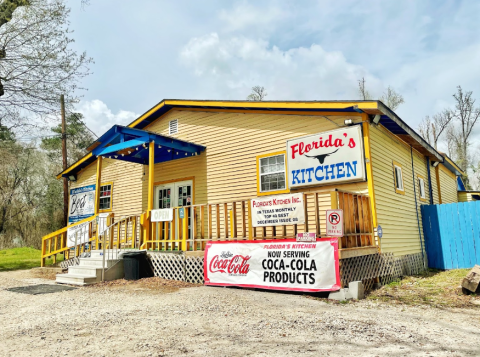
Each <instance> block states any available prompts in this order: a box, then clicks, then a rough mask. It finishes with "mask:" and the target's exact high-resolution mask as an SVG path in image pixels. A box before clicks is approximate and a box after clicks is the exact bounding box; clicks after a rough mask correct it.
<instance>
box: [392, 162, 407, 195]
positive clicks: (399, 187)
mask: <svg viewBox="0 0 480 357" xmlns="http://www.w3.org/2000/svg"><path fill="white" fill-rule="evenodd" d="M393 174H394V178H395V192H396V193H402V194H405V188H404V187H403V174H402V165H400V164H398V163H396V162H394V163H393Z"/></svg>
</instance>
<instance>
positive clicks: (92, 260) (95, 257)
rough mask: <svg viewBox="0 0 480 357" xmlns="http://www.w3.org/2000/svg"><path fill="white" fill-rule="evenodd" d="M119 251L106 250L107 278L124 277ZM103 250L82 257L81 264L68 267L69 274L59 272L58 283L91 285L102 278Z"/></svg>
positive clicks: (93, 251)
mask: <svg viewBox="0 0 480 357" xmlns="http://www.w3.org/2000/svg"><path fill="white" fill-rule="evenodd" d="M117 253H118V252H117V251H113V250H110V251H106V252H105V280H106V281H107V280H115V279H120V278H122V277H123V260H121V259H118V258H117V256H118V255H117ZM103 254H104V253H103V251H102V250H92V251H91V252H90V257H88V258H80V264H79V265H73V266H70V267H68V273H67V274H57V277H56V283H57V284H69V285H91V284H95V283H98V282H100V281H101V280H102V267H103V266H104V265H103V264H104V261H103ZM114 258H115V259H114Z"/></svg>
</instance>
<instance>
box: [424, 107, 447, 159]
mask: <svg viewBox="0 0 480 357" xmlns="http://www.w3.org/2000/svg"><path fill="white" fill-rule="evenodd" d="M452 119H453V113H452V111H450V110H448V109H445V110H444V111H442V112H441V113H437V114H435V115H434V116H433V118H432V119H430V117H429V116H428V115H427V116H426V117H425V118H424V119H423V120H422V122H421V123H420V125H419V127H418V131H419V132H420V135H421V136H422V137H423V138H424V139H425V140H426V141H427V142H428V143H429V144H430V145H432V146H433V147H434V148H435V150H437V147H438V141H439V139H440V137H441V136H442V134H444V132H445V129H446V128H447V127H448V125H449V124H450V122H451V121H452Z"/></svg>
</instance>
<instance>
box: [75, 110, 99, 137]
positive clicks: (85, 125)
mask: <svg viewBox="0 0 480 357" xmlns="http://www.w3.org/2000/svg"><path fill="white" fill-rule="evenodd" d="M70 115H73V117H74V118H75V119H77V121H78V122H79V123H80V124H82V125H83V126H84V127H85V128H87V130H88V131H89V132H91V133H92V134H93V136H95V138H97V139H98V135H97V134H95V133H94V132H93V131H92V130H91V129H90V128H89V127H88V126H87V124H85V123H84V122H83V120H82V119H80V118H79V117H78V116H77V114H76V113H70Z"/></svg>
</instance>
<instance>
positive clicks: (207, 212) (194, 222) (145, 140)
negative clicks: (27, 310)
mask: <svg viewBox="0 0 480 357" xmlns="http://www.w3.org/2000/svg"><path fill="white" fill-rule="evenodd" d="M90 149H91V153H90V154H89V155H87V156H86V159H85V160H83V161H82V160H81V161H80V162H79V163H78V165H77V167H75V170H73V172H72V171H71V172H69V173H68V174H64V175H65V176H69V178H70V179H71V180H74V179H75V172H78V171H79V170H81V169H82V168H84V167H86V166H88V165H91V164H93V163H95V164H96V176H95V180H96V187H97V188H98V187H100V184H101V180H102V161H103V159H104V158H109V159H114V160H122V161H127V162H132V163H136V164H141V165H145V166H148V178H147V180H148V193H147V209H146V210H145V211H144V212H143V213H141V214H132V215H127V216H123V217H114V216H113V215H111V214H101V213H100V212H99V206H100V205H99V200H100V192H99V191H100V190H99V189H97V190H96V193H95V202H96V203H95V213H94V215H93V216H91V217H89V218H87V219H85V220H83V221H80V222H77V223H74V224H72V225H70V226H68V227H65V228H62V229H61V230H59V231H56V232H53V233H51V234H49V235H47V236H45V237H43V239H42V266H43V264H44V262H45V259H46V258H48V257H52V256H53V257H54V258H55V257H56V255H57V254H63V255H65V258H66V259H69V258H75V257H77V256H78V255H79V254H81V253H82V252H84V251H85V250H91V249H103V248H106V249H112V248H115V249H148V250H151V251H184V252H187V254H190V255H202V254H203V251H204V248H205V245H206V243H207V242H208V241H215V240H220V241H236V240H265V239H279V240H281V239H287V238H294V237H295V236H296V234H297V233H301V232H315V233H316V236H317V238H321V237H324V234H325V231H326V218H325V212H326V210H327V209H336V208H340V209H343V211H344V236H343V237H340V238H339V248H340V258H341V259H345V258H351V257H357V256H362V255H369V254H375V253H377V252H378V245H379V244H378V239H377V238H376V236H375V234H374V229H373V227H374V225H373V220H372V208H371V200H370V198H369V196H367V195H365V194H360V193H354V192H344V191H339V190H336V189H335V188H334V187H332V188H330V189H328V190H325V189H323V190H321V191H319V192H311V191H308V192H303V193H302V195H303V202H304V211H305V223H304V224H298V225H297V224H292V225H282V226H278V225H277V226H267V227H254V226H253V225H252V212H251V210H250V207H251V202H250V201H251V200H250V199H245V200H236V201H223V202H211V203H208V202H204V203H200V204H191V203H187V204H186V206H185V207H174V206H175V204H172V208H171V210H172V219H171V220H167V221H159V220H158V219H157V218H156V217H153V216H152V212H155V210H154V209H155V206H156V205H155V204H154V199H155V192H154V191H155V190H154V182H155V180H154V165H155V164H157V163H161V162H166V161H171V160H178V159H181V158H186V157H190V156H198V155H201V154H202V152H204V151H205V149H206V148H205V147H204V146H202V145H198V144H195V143H191V142H187V141H183V140H179V139H176V138H172V137H169V136H166V135H159V134H156V133H152V132H148V131H146V130H140V129H132V128H127V127H123V126H119V125H115V126H113V127H112V128H111V129H110V130H109V131H107V132H106V133H105V134H104V135H102V137H100V138H99V139H98V140H97V141H96V142H95V143H94V144H93V145H92V146H91V147H90ZM125 175H128V173H125ZM292 193H293V192H292ZM295 193H301V191H296V192H295ZM180 211H182V212H181V214H180ZM82 224H83V225H84V226H88V228H87V230H88V233H87V235H88V239H87V240H84V241H81V242H79V243H77V242H76V243H75V244H74V248H72V246H71V244H67V232H68V229H71V228H74V227H75V226H79V225H82ZM72 255H73V256H72Z"/></svg>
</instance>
